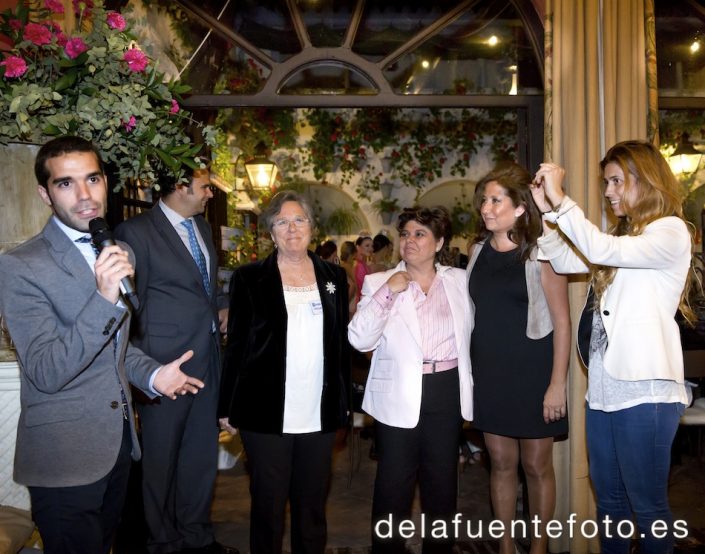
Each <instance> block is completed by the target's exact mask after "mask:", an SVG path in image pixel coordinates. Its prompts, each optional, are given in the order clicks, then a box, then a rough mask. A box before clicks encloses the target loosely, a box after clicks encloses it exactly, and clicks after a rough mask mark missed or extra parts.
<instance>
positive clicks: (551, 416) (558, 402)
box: [543, 383, 568, 423]
mask: <svg viewBox="0 0 705 554" xmlns="http://www.w3.org/2000/svg"><path fill="white" fill-rule="evenodd" d="M567 413H568V403H567V400H566V391H565V385H559V384H555V383H550V384H549V385H548V388H547V389H546V394H544V396H543V420H544V421H545V422H546V423H551V422H552V421H558V420H559V419H561V418H564V417H565V416H566V414H567Z"/></svg>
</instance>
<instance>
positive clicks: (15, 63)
mask: <svg viewBox="0 0 705 554" xmlns="http://www.w3.org/2000/svg"><path fill="white" fill-rule="evenodd" d="M0 65H4V66H5V77H22V75H24V74H25V72H26V71H27V63H26V62H25V61H24V60H23V59H22V58H20V57H19V56H8V57H7V58H5V59H4V60H3V61H2V62H0Z"/></svg>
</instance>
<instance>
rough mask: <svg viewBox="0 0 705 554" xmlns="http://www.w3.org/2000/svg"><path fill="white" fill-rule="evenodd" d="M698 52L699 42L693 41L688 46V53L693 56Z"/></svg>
mask: <svg viewBox="0 0 705 554" xmlns="http://www.w3.org/2000/svg"><path fill="white" fill-rule="evenodd" d="M699 51H700V41H699V40H694V41H693V43H692V44H691V45H690V53H691V54H695V53H696V52H699Z"/></svg>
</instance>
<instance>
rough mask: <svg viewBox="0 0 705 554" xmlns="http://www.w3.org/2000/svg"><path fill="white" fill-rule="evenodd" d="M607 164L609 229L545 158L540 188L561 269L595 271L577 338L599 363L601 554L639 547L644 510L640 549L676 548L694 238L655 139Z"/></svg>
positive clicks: (594, 445)
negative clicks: (674, 480)
mask: <svg viewBox="0 0 705 554" xmlns="http://www.w3.org/2000/svg"><path fill="white" fill-rule="evenodd" d="M600 166H601V168H602V173H603V180H604V185H605V192H604V195H605V198H606V199H607V201H608V202H609V205H610V207H611V209H612V211H613V212H614V215H615V216H617V218H618V221H617V224H616V225H615V226H614V228H613V229H611V231H610V232H609V233H603V232H601V231H600V230H599V229H598V228H597V227H596V226H595V225H593V224H592V223H591V222H590V221H588V220H587V219H586V218H585V215H584V214H583V211H582V210H581V209H580V208H579V207H578V206H577V205H576V203H575V202H574V201H573V200H571V199H570V198H568V197H567V196H565V194H564V193H563V190H562V188H561V183H562V180H563V176H564V171H563V169H562V168H560V167H558V166H556V165H555V164H551V163H544V164H541V167H540V169H539V170H538V172H537V173H536V178H535V181H534V185H533V187H532V193H533V195H534V200H535V201H536V204H537V206H538V208H539V210H541V211H542V212H544V214H545V215H544V221H545V223H544V236H543V237H542V238H540V239H539V248H540V251H541V253H542V254H543V256H545V257H546V258H547V259H549V260H550V262H551V265H553V267H554V268H555V269H556V271H558V272H563V273H579V272H588V271H589V272H591V273H592V279H591V288H590V293H589V295H588V300H587V303H586V306H585V310H584V312H583V316H582V317H581V321H580V325H579V331H578V342H579V350H580V352H581V356H582V358H583V361H584V362H585V364H586V365H587V367H588V391H587V395H586V399H587V414H586V431H587V446H588V455H589V462H590V477H591V479H592V482H593V486H594V488H595V493H596V496H597V511H598V520H599V522H600V525H601V526H602V525H605V526H604V527H601V531H602V532H601V536H600V542H601V546H602V552H603V553H625V554H626V553H627V552H629V546H630V545H629V543H630V539H629V538H628V537H625V536H624V535H625V534H626V531H629V530H630V528H631V526H632V523H631V522H632V516H633V515H634V516H636V523H637V525H636V527H637V536H639V537H640V543H641V552H643V553H654V552H672V550H673V542H674V538H673V534H672V533H671V532H664V529H668V528H670V527H671V526H672V519H673V518H672V515H671V511H670V508H669V505H668V494H667V493H668V490H667V487H668V473H669V469H670V456H671V444H672V442H673V438H674V436H675V433H676V430H677V428H678V421H679V418H680V415H681V414H682V413H683V410H684V408H685V406H686V405H687V404H688V402H689V400H688V394H687V391H686V387H685V384H684V378H683V356H682V351H681V344H680V336H679V331H678V325H677V323H676V320H675V316H676V312H677V310H678V309H679V308H680V310H681V312H682V313H683V315H684V316H685V317H686V318H689V317H691V316H692V312H691V310H690V309H689V308H688V306H687V304H686V302H685V296H686V292H687V288H688V287H687V283H688V273H689V268H690V259H691V237H690V234H689V232H688V228H687V227H686V224H685V222H684V221H683V213H682V209H681V198H680V185H679V184H678V182H677V181H676V179H675V177H674V176H673V173H672V172H671V170H670V168H669V167H668V164H667V162H666V160H665V159H664V158H663V156H661V154H660V153H659V151H658V149H657V148H656V147H654V146H653V145H652V144H650V143H648V142H643V141H625V142H621V143H618V144H616V145H615V146H613V147H612V148H611V149H610V150H609V151H608V152H607V154H606V155H605V158H604V159H603V160H602V162H601V163H600ZM546 222H549V223H550V224H552V225H549V224H548V223H546ZM556 227H557V228H558V231H556V230H555V228H556ZM571 247H574V248H575V250H573V249H572V248H571ZM576 250H577V252H576ZM607 518H609V523H608V520H607ZM620 522H622V524H621V526H619V524H620ZM654 523H656V525H654ZM607 525H609V527H607ZM618 526H619V527H618ZM617 529H620V530H621V532H617V531H616V530H617Z"/></svg>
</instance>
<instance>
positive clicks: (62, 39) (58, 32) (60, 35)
mask: <svg viewBox="0 0 705 554" xmlns="http://www.w3.org/2000/svg"><path fill="white" fill-rule="evenodd" d="M46 25H47V27H49V28H50V29H51V30H52V31H53V33H54V36H56V42H57V44H58V45H59V46H66V42H67V41H68V39H67V38H66V35H65V34H64V31H63V29H62V28H61V26H60V25H59V24H58V23H57V22H56V21H47V23H46Z"/></svg>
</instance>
